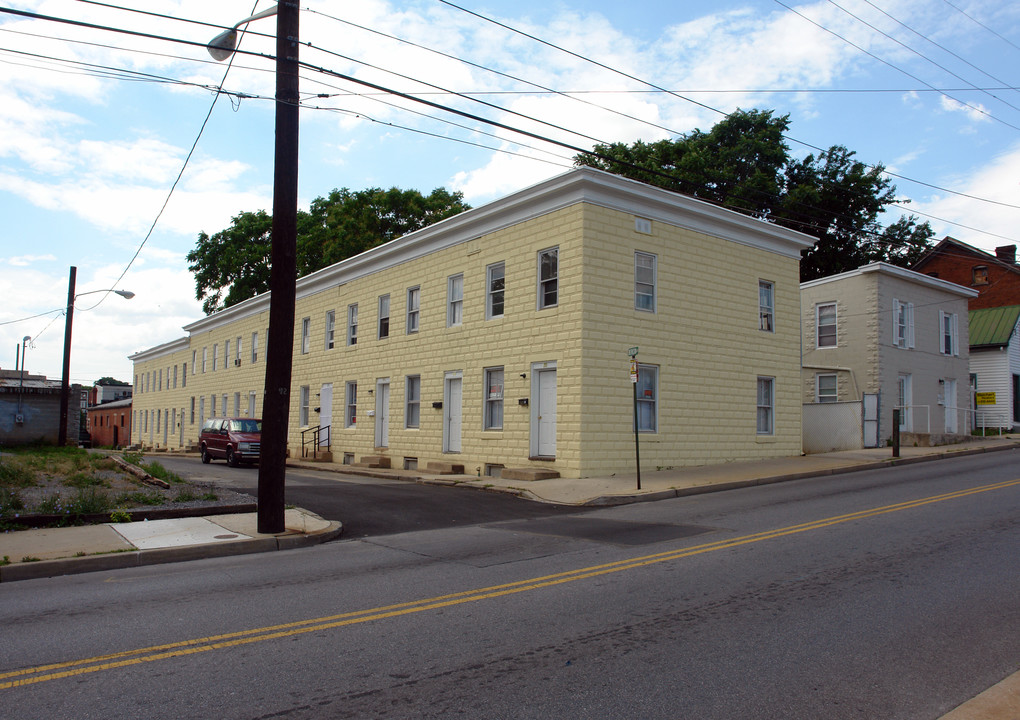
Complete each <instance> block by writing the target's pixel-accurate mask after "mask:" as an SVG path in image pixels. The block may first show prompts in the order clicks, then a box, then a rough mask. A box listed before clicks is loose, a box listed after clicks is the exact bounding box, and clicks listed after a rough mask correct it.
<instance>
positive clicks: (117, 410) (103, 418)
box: [88, 398, 131, 448]
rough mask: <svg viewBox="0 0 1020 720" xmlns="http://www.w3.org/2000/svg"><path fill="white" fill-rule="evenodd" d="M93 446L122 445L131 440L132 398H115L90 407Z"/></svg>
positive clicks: (89, 417)
mask: <svg viewBox="0 0 1020 720" xmlns="http://www.w3.org/2000/svg"><path fill="white" fill-rule="evenodd" d="M88 429H89V434H90V435H91V436H92V446H93V447H107V446H109V447H114V448H117V447H121V446H124V445H128V444H129V443H130V441H131V398H127V399H125V400H113V401H111V402H108V403H104V404H102V405H93V406H92V407H90V408H89V409H88Z"/></svg>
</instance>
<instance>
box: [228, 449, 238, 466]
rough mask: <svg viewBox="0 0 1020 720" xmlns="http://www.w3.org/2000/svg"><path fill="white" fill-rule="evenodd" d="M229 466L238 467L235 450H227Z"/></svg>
mask: <svg viewBox="0 0 1020 720" xmlns="http://www.w3.org/2000/svg"><path fill="white" fill-rule="evenodd" d="M227 465H229V466H230V467H237V458H235V457H234V448H231V447H228V448H227Z"/></svg>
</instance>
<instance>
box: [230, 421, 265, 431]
mask: <svg viewBox="0 0 1020 720" xmlns="http://www.w3.org/2000/svg"><path fill="white" fill-rule="evenodd" d="M230 429H231V431H233V432H245V433H257V432H262V421H261V420H231V421H230Z"/></svg>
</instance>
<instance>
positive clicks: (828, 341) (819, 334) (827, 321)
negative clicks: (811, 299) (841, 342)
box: [815, 303, 836, 348]
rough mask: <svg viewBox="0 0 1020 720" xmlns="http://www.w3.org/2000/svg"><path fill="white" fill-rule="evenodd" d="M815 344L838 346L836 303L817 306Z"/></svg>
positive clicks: (818, 345) (819, 345)
mask: <svg viewBox="0 0 1020 720" xmlns="http://www.w3.org/2000/svg"><path fill="white" fill-rule="evenodd" d="M815 346H816V347H820V348H826V347H836V303H820V304H818V305H816V306H815Z"/></svg>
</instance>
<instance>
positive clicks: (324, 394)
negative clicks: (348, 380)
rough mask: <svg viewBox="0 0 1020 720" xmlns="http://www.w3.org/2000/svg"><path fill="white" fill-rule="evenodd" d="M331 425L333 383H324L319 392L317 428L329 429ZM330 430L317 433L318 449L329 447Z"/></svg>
mask: <svg viewBox="0 0 1020 720" xmlns="http://www.w3.org/2000/svg"><path fill="white" fill-rule="evenodd" d="M332 425H333V383H326V384H324V385H323V386H322V388H321V389H320V390H319V427H324V428H330V427H331V426H332ZM330 432H331V430H323V431H322V432H320V433H319V447H320V448H322V449H325V448H326V446H327V445H329V434H330Z"/></svg>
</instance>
